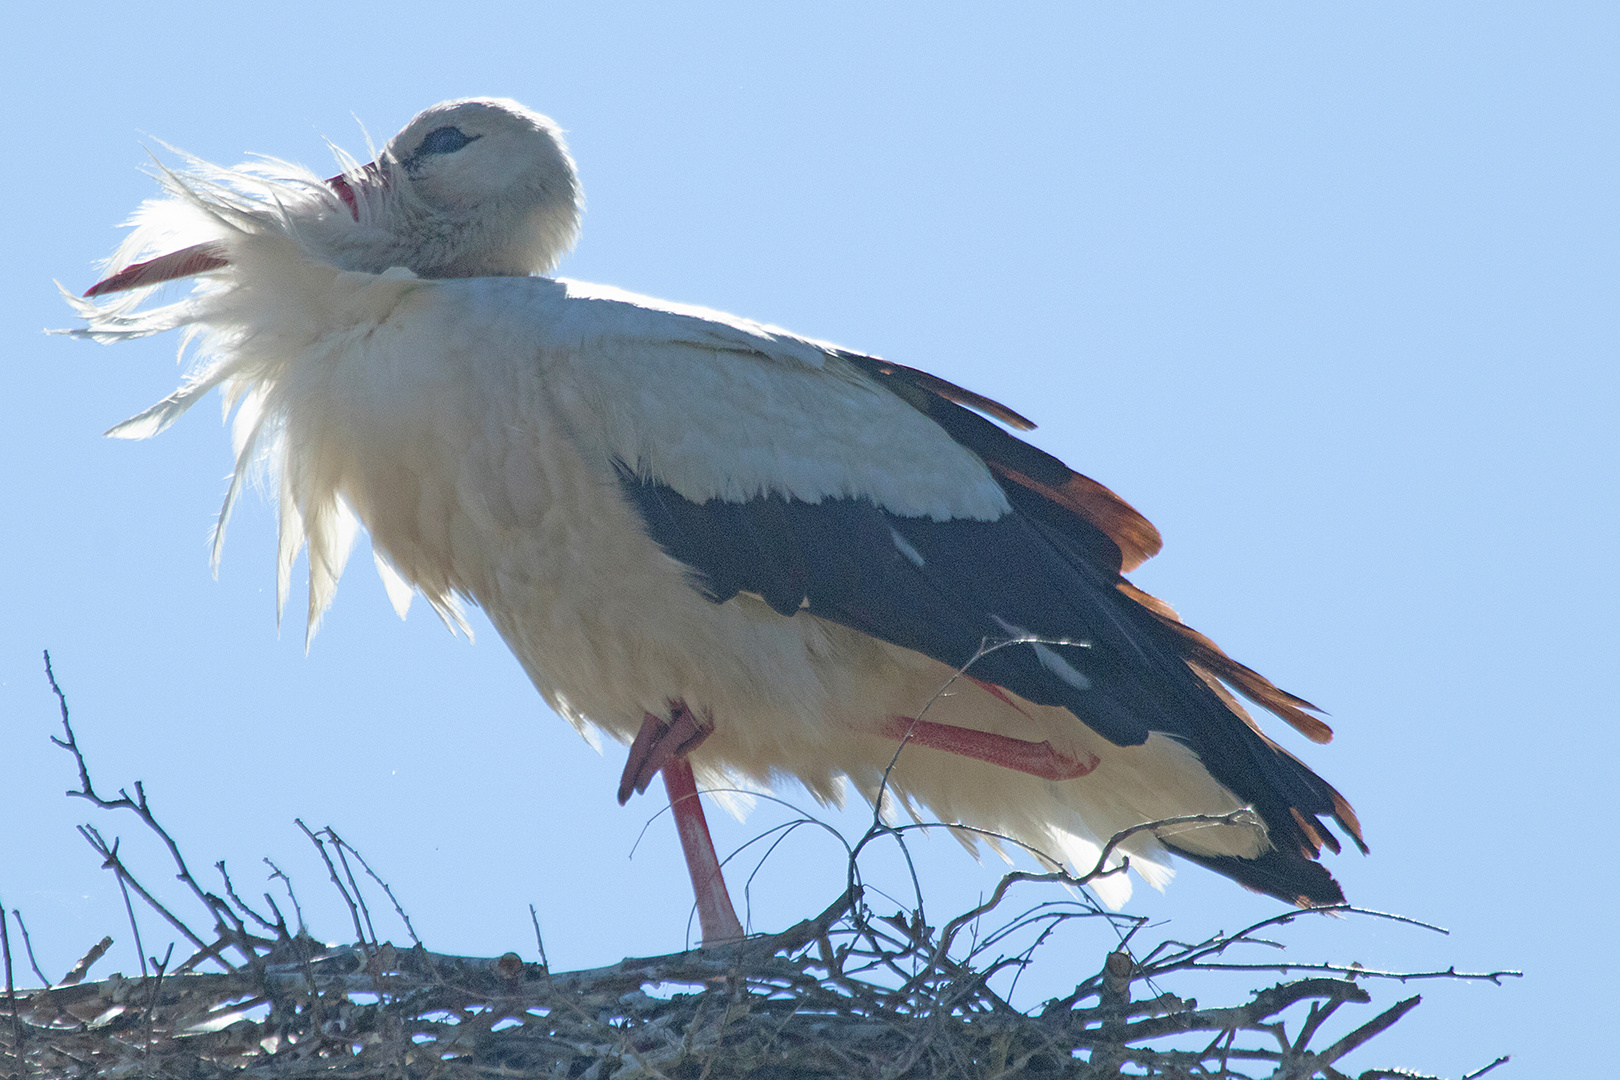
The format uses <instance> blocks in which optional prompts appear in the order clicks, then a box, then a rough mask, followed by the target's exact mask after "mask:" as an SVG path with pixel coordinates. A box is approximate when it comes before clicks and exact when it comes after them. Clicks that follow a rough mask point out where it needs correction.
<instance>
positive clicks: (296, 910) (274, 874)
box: [264, 829, 308, 934]
mask: <svg viewBox="0 0 1620 1080" xmlns="http://www.w3.org/2000/svg"><path fill="white" fill-rule="evenodd" d="M305 831H306V832H307V831H308V830H307V829H306V830H305ZM264 865H266V866H268V867H269V868H270V879H271V880H272V881H274V880H275V879H276V878H280V879H281V884H282V886H283V887H284V888H285V889H286V890H287V899H289V900H291V901H292V906H293V916H294V917H295V918H296V919H297V920H298V932H299V933H300V934H302V933H305V932H306V930H305V928H304V909H303V908H301V907H299V906H298V894H297V893H295V892H293V887H292V878H290V877H288V876H287V875H286V874H285V873H283V872H282V870H281V867H279V866H277V865H276V864H275V863H273V862H271V861H270V860H269V858H268V857H267V858H266V859H265V860H264ZM264 898H265V899H266V900H269V901H270V907H271V908H273V909H275V910H276V917H277V918H280V917H281V911H280V909H279V908H276V902H275V901H274V900H270V894H269V893H265V894H264ZM282 921H283V923H285V921H286V920H282Z"/></svg>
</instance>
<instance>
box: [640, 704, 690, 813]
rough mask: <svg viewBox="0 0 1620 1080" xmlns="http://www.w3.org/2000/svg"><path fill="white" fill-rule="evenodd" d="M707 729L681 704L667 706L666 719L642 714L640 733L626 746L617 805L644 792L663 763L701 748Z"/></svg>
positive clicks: (650, 714)
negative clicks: (628, 748)
mask: <svg viewBox="0 0 1620 1080" xmlns="http://www.w3.org/2000/svg"><path fill="white" fill-rule="evenodd" d="M710 730H712V726H711V725H706V724H704V723H703V722H702V721H700V720H699V719H698V718H697V716H696V715H695V714H694V713H693V712H692V710H691V709H689V708H687V707H686V702H684V701H672V702H670V703H669V719H668V720H665V719H663V718H662V717H658V716H654V715H653V714H652V713H646V714H644V716H643V719H642V721H641V730H640V731H638V732H636V738H635V741H634V742H632V743H631V744H630V756H629V757H628V758H627V759H626V760H625V763H624V773H623V775H621V776H620V777H619V805H620V806H623V805H624V804H625V803H627V802H629V801H630V795H631V793H634V794H637V795H640V794H642V793H643V792H645V791H646V790H647V785H648V784H650V783H652V778H653V777H655V776H657V775H658V770H659V769H662V768H663V767H664V765H665V764H666V763H667V762H669V761H670V760H672V759H674V758H677V757H682V756H684V755H686V754H690V753H691V752H692V751H693V750H696V749H697V748H698V747H699V746H701V745H702V744H703V740H704V739H707V738H708V737H709V732H710Z"/></svg>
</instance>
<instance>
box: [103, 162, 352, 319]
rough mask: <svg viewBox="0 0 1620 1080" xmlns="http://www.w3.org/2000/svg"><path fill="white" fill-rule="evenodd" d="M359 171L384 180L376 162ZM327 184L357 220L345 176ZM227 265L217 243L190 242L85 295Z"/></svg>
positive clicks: (127, 270) (106, 280) (121, 273)
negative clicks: (191, 243) (188, 245)
mask: <svg viewBox="0 0 1620 1080" xmlns="http://www.w3.org/2000/svg"><path fill="white" fill-rule="evenodd" d="M361 173H362V175H363V176H365V178H366V179H368V180H375V181H377V182H379V183H382V182H384V181H383V179H382V171H381V170H380V169H378V168H377V166H376V165H375V164H371V165H367V166H366V167H365V168H364V169H362V170H361ZM326 183H327V186H329V187H330V188H331V189H332V190H333V191H335V192H337V197H338V198H339V199H342V200H343V205H344V206H347V207H348V208H349V213H350V214H351V215H353V217H354V220H356V221H359V220H360V200H359V198H358V197H357V196H356V195H355V193H354V187H353V186H352V185H350V183H349V180H348V178H347V177H346V176H344V175H343V174H342V173H339V174H338V175H336V176H334V177H332V178H331V179H330V180H328V181H327V182H326ZM229 265H230V260H229V259H227V258H226V257H225V251H224V249H223V248H221V247H220V246H219V245H218V244H214V243H205V244H193V245H192V246H191V247H188V248H181V249H180V250H179V251H173V252H170V253H169V254H167V255H160V256H158V257H157V258H155V259H148V260H146V261H145V262H138V263H133V264H131V265H129V266H126V267H124V268H123V269H122V270H120V271H118V273H116V274H113V275H112V276H111V277H107V278H103V279H102V280H101V281H98V282H96V283H95V284H94V285H92V286H90V287H89V288H88V289H86V290H85V292H84V295H85V296H86V297H87V298H91V297H97V296H105V295H107V294H108V293H115V292H123V291H124V290H125V289H138V288H140V287H141V286H142V285H156V284H158V283H159V282H164V281H175V280H177V279H179V278H188V277H192V276H194V275H196V274H203V273H207V272H208V271H209V270H218V269H219V268H220V267H222V266H229Z"/></svg>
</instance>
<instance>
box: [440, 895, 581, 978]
mask: <svg viewBox="0 0 1620 1080" xmlns="http://www.w3.org/2000/svg"><path fill="white" fill-rule="evenodd" d="M529 921H530V922H532V923H534V944H535V947H536V948H538V949H539V950H540V966H541V967H543V968H545V969H546V970H547V971H550V970H551V961H549V960H547V959H546V939H545V938H543V937H541V936H540V916H539V914H538V913H537V912H536V911H535V910H534V905H533V904H530V905H529ZM412 936H413V937H414V936H415V935H414V934H413V935H412Z"/></svg>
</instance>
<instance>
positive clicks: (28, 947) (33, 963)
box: [11, 908, 51, 990]
mask: <svg viewBox="0 0 1620 1080" xmlns="http://www.w3.org/2000/svg"><path fill="white" fill-rule="evenodd" d="M11 913H12V914H13V915H15V916H16V917H17V929H19V930H21V931H22V937H23V949H24V951H26V952H27V953H28V966H29V967H31V968H33V969H34V976H35V977H36V978H37V979H39V981H40V985H42V986H44V987H45V988H46V989H47V990H48V989H50V986H51V980H49V979H47V978H46V977H45V973H44V972H43V971H41V970H39V961H38V960H35V959H34V940H33V938H31V937H29V936H28V924H27V923H25V922H23V917H22V911H21V910H19V909H18V908H12V909H11Z"/></svg>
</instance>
